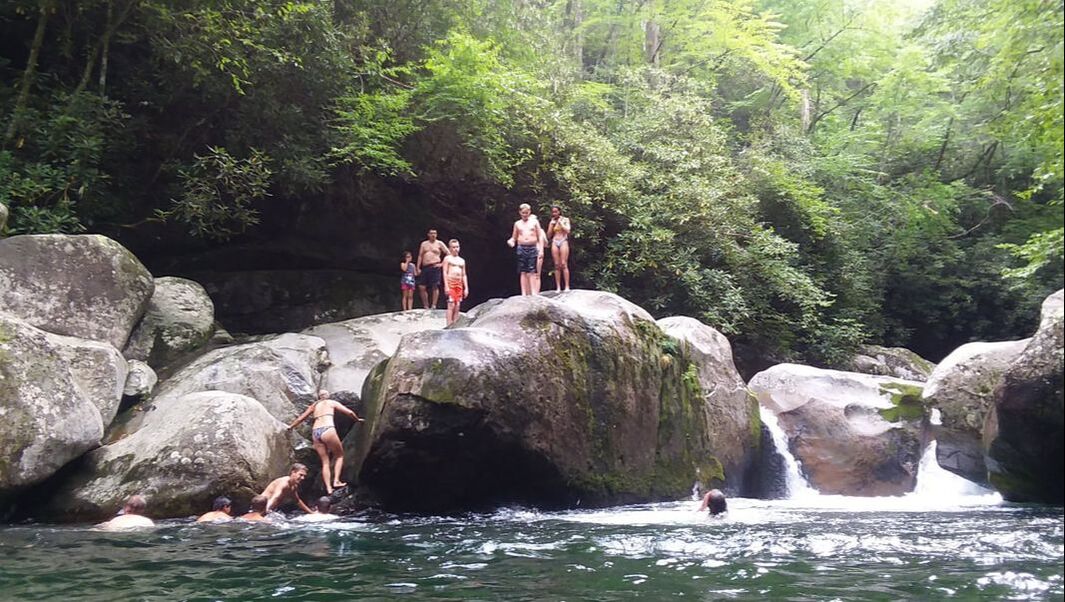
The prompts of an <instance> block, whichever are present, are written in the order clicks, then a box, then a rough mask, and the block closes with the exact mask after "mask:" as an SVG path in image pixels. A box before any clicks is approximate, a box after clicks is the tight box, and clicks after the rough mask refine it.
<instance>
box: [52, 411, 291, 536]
mask: <svg viewBox="0 0 1065 602" xmlns="http://www.w3.org/2000/svg"><path fill="white" fill-rule="evenodd" d="M149 414H150V415H149V416H147V417H146V419H145V423H144V426H143V427H142V428H141V429H140V430H139V431H137V432H136V433H133V434H132V435H130V436H128V437H126V438H124V439H121V440H119V441H117V442H115V443H112V444H110V445H106V446H104V447H101V448H99V449H96V450H93V451H92V452H90V453H89V454H87V456H86V457H85V458H84V459H83V460H81V461H79V462H77V463H75V464H74V465H72V466H71V467H70V469H69V473H68V474H67V475H66V477H67V478H66V480H65V481H64V482H63V484H62V486H61V487H60V488H59V490H58V491H57V492H56V493H55V495H54V496H53V497H52V499H51V502H50V503H49V504H47V505H46V508H45V511H44V512H43V513H42V515H43V517H45V518H47V519H49V520H64V521H96V520H101V519H104V518H107V517H110V516H113V515H114V513H115V510H116V509H118V508H121V507H122V504H123V502H124V500H125V499H126V498H127V497H129V496H130V495H132V494H134V493H140V494H143V495H145V496H146V497H147V498H148V512H147V514H148V515H149V516H154V517H182V516H189V515H192V514H199V513H202V512H204V511H206V510H207V509H209V508H210V505H211V500H212V499H213V498H214V497H216V496H219V495H227V496H229V497H231V498H233V499H234V500H240V502H241V503H246V502H247V500H248V499H250V498H251V497H252V496H253V495H256V494H258V493H259V492H260V491H261V490H262V489H263V488H264V487H265V486H266V485H267V484H268V483H269V482H270V480H271V479H272V478H274V477H276V476H278V475H283V474H287V473H288V465H289V463H290V461H291V449H292V443H291V441H290V439H289V437H288V436H287V431H286V428H285V425H284V424H282V423H281V422H279V421H278V420H276V419H275V418H273V417H272V416H270V414H269V413H268V412H267V411H266V410H265V409H264V408H263V406H262V405H261V404H259V402H257V401H255V400H254V399H252V398H250V397H245V396H243V395H234V394H232V393H222V392H218V391H208V392H204V393H194V394H191V395H186V396H184V397H172V398H169V399H166V400H162V401H160V402H158V403H156V404H155V407H154V409H153V410H151V411H150V412H149Z"/></svg>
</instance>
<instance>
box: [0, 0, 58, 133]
mask: <svg viewBox="0 0 1065 602" xmlns="http://www.w3.org/2000/svg"><path fill="white" fill-rule="evenodd" d="M54 1H55V0H40V3H39V4H40V12H39V13H38V14H37V30H36V31H35V32H34V33H33V43H32V45H31V46H30V56H29V59H27V60H26V69H25V70H24V71H23V72H22V81H21V82H20V84H19V91H18V97H17V98H16V99H15V108H14V110H13V111H12V112H11V121H9V122H8V124H7V132H5V133H4V146H7V144H8V143H9V142H11V139H12V138H14V137H15V133H16V132H17V131H18V127H19V125H20V124H19V121H21V119H22V113H23V111H25V110H26V104H27V103H28V102H29V100H30V87H31V86H32V85H33V80H34V78H35V77H36V75H37V60H38V59H39V58H40V56H41V47H42V46H44V31H45V28H46V27H47V25H48V15H49V14H50V13H51V12H52V8H53V3H54Z"/></svg>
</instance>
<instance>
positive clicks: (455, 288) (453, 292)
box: [447, 282, 465, 305]
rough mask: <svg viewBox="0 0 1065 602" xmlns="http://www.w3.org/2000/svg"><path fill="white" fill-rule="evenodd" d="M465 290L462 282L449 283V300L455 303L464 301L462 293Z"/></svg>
mask: <svg viewBox="0 0 1065 602" xmlns="http://www.w3.org/2000/svg"><path fill="white" fill-rule="evenodd" d="M464 292H465V291H464V290H463V288H462V283H461V282H458V283H452V284H449V285H448V287H447V298H448V301H450V302H451V303H454V304H455V305H458V304H459V303H462V293H464Z"/></svg>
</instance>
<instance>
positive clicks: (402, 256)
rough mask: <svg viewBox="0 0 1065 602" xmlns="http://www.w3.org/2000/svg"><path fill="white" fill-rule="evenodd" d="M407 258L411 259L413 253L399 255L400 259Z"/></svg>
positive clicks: (404, 252) (406, 252) (407, 252)
mask: <svg viewBox="0 0 1065 602" xmlns="http://www.w3.org/2000/svg"><path fill="white" fill-rule="evenodd" d="M408 256H409V257H411V258H413V257H414V253H411V252H410V251H403V254H402V255H400V258H402V259H406V258H407V257H408Z"/></svg>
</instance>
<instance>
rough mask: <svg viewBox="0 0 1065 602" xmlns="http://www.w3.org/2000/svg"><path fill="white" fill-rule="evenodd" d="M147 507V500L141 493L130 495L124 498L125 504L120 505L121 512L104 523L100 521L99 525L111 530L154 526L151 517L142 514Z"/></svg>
mask: <svg viewBox="0 0 1065 602" xmlns="http://www.w3.org/2000/svg"><path fill="white" fill-rule="evenodd" d="M147 507H148V502H147V500H145V499H144V496H143V495H131V496H129V499H127V500H126V504H125V505H124V506H122V512H121V513H120V514H119V515H118V516H116V517H114V518H112V519H111V520H109V521H107V522H106V523H101V524H100V525H99V527H100V528H101V529H107V530H109V531H113V530H116V529H130V528H135V527H151V526H154V525H155V523H154V522H153V521H152V519H150V518H148V517H147V516H144V510H145V509H146V508H147Z"/></svg>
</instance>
